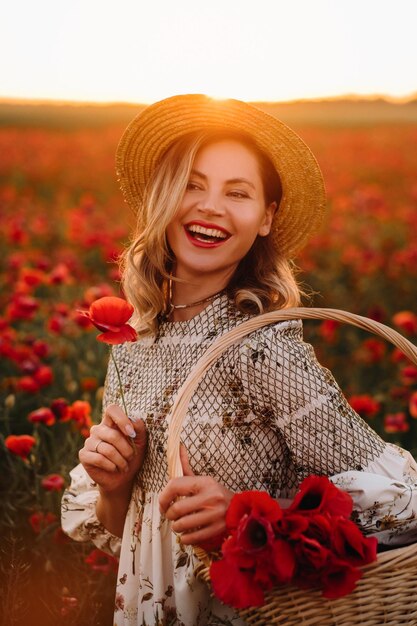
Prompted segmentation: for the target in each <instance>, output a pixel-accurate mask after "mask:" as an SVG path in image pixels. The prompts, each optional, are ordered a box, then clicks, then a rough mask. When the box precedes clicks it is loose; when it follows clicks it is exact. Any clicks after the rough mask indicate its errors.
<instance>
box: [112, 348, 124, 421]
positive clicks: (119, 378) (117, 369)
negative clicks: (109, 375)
mask: <svg viewBox="0 0 417 626" xmlns="http://www.w3.org/2000/svg"><path fill="white" fill-rule="evenodd" d="M110 355H111V358H112V360H113V363H114V367H115V368H116V374H117V378H118V381H119V390H120V395H121V397H122V403H123V408H124V411H125V413H126V415H127V408H126V402H125V394H124V393H123V385H122V379H121V377H120V372H119V368H118V366H117V363H116V359H115V358H114V354H113V348H112V346H110Z"/></svg>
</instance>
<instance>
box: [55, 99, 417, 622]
mask: <svg viewBox="0 0 417 626" xmlns="http://www.w3.org/2000/svg"><path fill="white" fill-rule="evenodd" d="M117 167H118V173H119V177H120V182H121V187H122V191H123V193H124V196H125V198H126V200H127V202H128V203H129V205H130V206H131V207H133V208H134V209H135V210H136V211H137V213H138V226H137V232H136V233H135V236H134V238H133V242H132V244H131V246H130V247H129V249H128V250H127V251H126V254H125V256H124V267H123V286H124V289H125V293H126V295H127V298H128V300H129V301H130V302H131V303H132V304H133V306H134V307H135V315H134V318H133V322H134V323H135V325H136V328H137V329H138V332H139V336H140V339H139V340H138V341H137V342H136V343H134V344H130V345H129V346H126V345H122V346H119V347H118V349H117V350H116V360H117V362H118V364H119V368H120V370H121V377H122V380H123V385H124V395H125V399H126V405H127V410H128V415H126V414H125V413H124V412H123V410H122V409H121V408H120V397H119V392H118V380H117V375H116V372H115V370H114V367H113V366H112V365H111V364H110V365H109V371H108V376H107V381H106V391H105V398H104V408H103V420H102V422H101V424H99V425H97V426H94V427H93V428H92V429H91V434H90V437H89V438H87V439H86V441H85V445H84V447H83V449H82V450H81V451H80V455H79V456H80V461H81V464H80V465H79V466H77V467H76V468H75V469H74V470H73V471H72V473H71V476H72V483H71V487H70V488H69V489H68V490H67V491H66V493H65V495H64V498H63V516H62V520H63V521H62V523H63V528H64V530H65V531H66V532H67V533H68V534H69V535H70V536H72V537H74V538H75V539H77V540H87V539H91V540H92V541H93V542H94V543H95V544H96V545H97V546H98V547H100V548H101V549H104V550H107V551H109V552H111V553H114V554H118V553H119V552H120V567H119V574H118V585H117V593H116V610H115V624H118V625H122V624H123V625H134V624H135V625H136V624H141V625H146V626H151V625H154V624H158V625H162V624H163V625H168V624H172V625H174V624H175V625H185V626H196V625H206V624H210V625H214V624H234V625H241V624H243V623H244V622H243V621H242V620H241V619H240V618H239V617H238V616H237V615H235V613H234V611H233V610H232V609H230V608H228V607H225V606H222V605H221V604H220V603H219V602H217V601H215V600H212V599H211V598H210V594H209V592H208V590H207V589H206V588H205V586H204V585H203V583H201V582H200V581H198V580H197V579H196V578H195V576H194V568H195V565H196V560H195V557H194V556H193V551H192V545H194V544H202V543H205V542H207V541H210V540H213V539H215V538H216V536H219V535H221V533H222V532H223V531H224V528H225V523H224V518H225V512H226V510H227V506H228V504H229V502H230V499H231V497H232V495H233V493H236V492H239V491H243V490H246V489H260V490H265V491H268V492H269V493H270V494H271V495H272V496H273V497H276V498H279V499H281V498H284V499H287V498H291V497H292V496H293V495H294V493H295V492H296V490H297V486H298V485H299V483H300V481H301V480H302V479H303V478H304V477H305V476H307V475H309V474H325V475H328V476H332V477H334V478H333V480H334V482H336V483H337V484H338V485H339V486H341V487H343V488H344V489H346V490H348V491H349V492H350V493H351V495H352V497H353V498H354V501H355V513H356V519H357V522H358V524H360V525H361V526H362V528H363V529H364V530H366V532H368V533H370V534H375V535H376V536H378V538H379V540H380V541H382V542H384V543H391V544H395V543H401V542H402V543H406V542H407V541H411V540H412V539H413V537H415V535H416V528H417V522H416V515H415V513H414V511H415V510H417V484H416V481H417V467H416V465H415V462H414V461H413V459H412V458H411V456H410V455H409V454H408V453H406V452H404V451H402V450H400V449H399V448H396V447H395V446H392V445H388V444H385V443H384V442H383V441H382V440H381V439H380V438H379V437H378V436H377V435H376V434H375V433H374V432H373V431H372V430H371V429H370V428H369V427H368V426H367V425H366V424H365V423H364V422H363V421H362V420H361V419H360V418H359V417H358V416H357V415H356V414H355V413H354V411H353V410H352V409H351V408H350V406H349V405H348V404H347V402H346V400H345V399H344V398H343V396H342V394H341V391H340V389H339V388H338V386H337V384H336V382H335V381H334V379H333V377H332V376H331V374H330V373H329V372H328V371H327V370H325V369H323V368H322V367H321V366H320V365H319V364H318V363H317V360H316V359H315V356H314V353H313V351H312V348H311V347H310V346H309V345H307V344H305V343H304V342H303V341H302V325H301V322H300V321H287V322H280V323H277V324H274V325H271V326H269V327H267V328H263V329H261V330H258V331H256V332H254V333H252V334H251V335H249V336H248V337H247V338H246V339H245V340H243V341H242V342H240V343H238V344H235V345H233V346H232V347H231V348H229V349H228V350H226V352H225V353H224V354H223V356H222V358H221V359H219V361H218V362H217V363H216V364H215V366H213V367H212V368H211V369H210V370H209V371H208V373H207V374H206V375H205V377H204V378H203V380H202V381H201V383H200V384H199V386H198V388H197V390H196V391H195V394H194V396H193V398H192V401H191V403H190V407H189V411H188V414H187V418H186V420H185V424H184V427H183V436H182V447H181V459H182V465H183V469H184V476H183V477H181V478H174V479H172V480H170V481H168V478H167V464H166V434H167V416H168V414H169V411H170V408H171V406H172V403H173V399H174V397H175V394H176V391H177V389H178V388H179V386H180V385H181V384H182V382H183V381H184V379H185V378H186V376H187V374H188V373H189V372H190V371H191V369H192V368H193V366H194V364H195V363H196V361H197V359H198V358H199V357H200V356H201V355H202V354H203V353H204V351H205V350H206V349H207V347H208V346H209V345H210V344H211V343H212V342H213V341H214V339H216V338H217V337H218V336H219V335H221V334H223V333H225V332H227V331H228V330H229V329H231V328H233V327H234V326H236V325H237V324H239V322H241V321H243V320H245V319H247V318H248V317H250V316H251V315H254V314H257V313H260V312H265V311H268V310H273V309H278V308H283V307H289V306H297V305H298V304H299V302H300V295H301V294H300V290H299V288H298V286H297V283H296V280H295V278H294V275H293V272H292V270H291V264H290V259H292V258H293V257H294V256H295V254H296V253H297V252H298V251H299V250H300V248H301V247H302V246H303V245H304V243H305V242H306V240H307V238H308V237H309V236H310V235H311V233H312V232H314V230H316V229H317V228H318V226H319V224H320V222H321V219H322V215H323V210H324V204H325V194H324V187H323V181H322V177H321V173H320V170H319V167H318V165H317V163H316V161H315V159H314V157H313V155H312V154H311V152H310V150H309V149H308V148H307V146H305V144H304V143H303V142H302V141H301V139H300V138H299V137H297V135H295V134H294V133H293V132H292V131H291V130H290V129H289V128H287V127H286V126H285V125H283V124H282V123H281V122H279V121H278V120H276V119H275V118H272V117H271V116H269V115H267V114H265V113H263V112H262V111H260V110H258V109H256V108H254V107H252V106H250V105H247V104H245V103H242V102H239V101H234V100H229V101H217V102H216V101H213V100H211V99H209V98H207V97H205V96H194V95H187V96H176V97H173V98H169V99H167V100H163V101H162V102H159V103H156V104H154V105H152V106H151V107H148V108H147V109H146V110H145V111H144V112H143V113H141V114H140V115H139V116H138V117H137V118H135V120H133V122H132V123H131V124H130V125H129V127H128V128H127V130H126V131H125V133H124V135H123V137H122V139H121V142H120V144H119V147H118V152H117ZM130 438H131V439H132V440H133V441H134V443H135V447H136V452H135V453H133V452H132V447H131V445H130V443H129V439H130ZM178 497H179V498H178ZM177 498H178V499H177ZM387 519H389V520H390V524H389V530H387V529H386V524H385V525H384V520H385V521H386V520H387Z"/></svg>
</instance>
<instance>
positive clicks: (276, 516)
mask: <svg viewBox="0 0 417 626" xmlns="http://www.w3.org/2000/svg"><path fill="white" fill-rule="evenodd" d="M249 515H254V516H256V518H257V519H258V520H259V519H263V520H265V521H267V522H269V523H270V524H275V523H277V522H278V521H279V520H280V519H281V518H282V509H281V507H280V506H279V504H278V502H276V500H273V499H272V498H271V496H269V495H268V494H267V493H266V492H265V491H244V492H242V493H237V494H235V495H234V496H233V498H232V499H231V501H230V504H229V508H228V510H227V513H226V526H227V529H228V530H229V531H234V530H237V528H238V527H239V525H240V523H241V520H242V519H243V518H244V517H245V516H249Z"/></svg>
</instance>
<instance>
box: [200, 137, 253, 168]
mask: <svg viewBox="0 0 417 626" xmlns="http://www.w3.org/2000/svg"><path fill="white" fill-rule="evenodd" d="M205 169H208V170H210V171H213V172H218V173H221V172H224V174H226V173H227V174H228V175H233V176H235V177H240V176H242V175H243V173H246V174H247V175H248V174H250V175H252V176H258V177H259V163H258V159H257V157H256V155H255V154H254V152H253V151H252V150H251V149H250V148H248V147H247V146H245V145H244V143H242V142H240V141H238V140H236V139H219V140H215V141H211V142H209V143H208V144H205V145H204V146H202V147H201V148H200V149H199V150H198V152H197V154H196V157H195V159H194V163H193V170H194V171H197V172H199V173H200V174H205V173H206V172H205V171H204V170H205Z"/></svg>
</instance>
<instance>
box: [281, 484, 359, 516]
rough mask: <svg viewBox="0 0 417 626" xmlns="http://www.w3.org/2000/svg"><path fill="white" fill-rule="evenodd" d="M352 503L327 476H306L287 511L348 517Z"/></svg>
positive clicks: (348, 496) (346, 494)
mask: <svg viewBox="0 0 417 626" xmlns="http://www.w3.org/2000/svg"><path fill="white" fill-rule="evenodd" d="M352 508H353V501H352V498H351V497H350V495H349V494H348V493H346V492H345V491H342V490H341V489H338V487H336V486H335V485H333V483H332V482H331V480H329V479H328V478H327V476H308V478H305V479H304V480H303V482H302V483H301V485H300V489H299V491H298V493H297V494H296V495H295V498H294V500H293V501H292V503H291V504H290V506H289V507H288V511H289V512H291V513H293V512H299V513H303V514H317V513H329V514H330V515H341V516H343V517H349V516H350V514H351V513H352Z"/></svg>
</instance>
